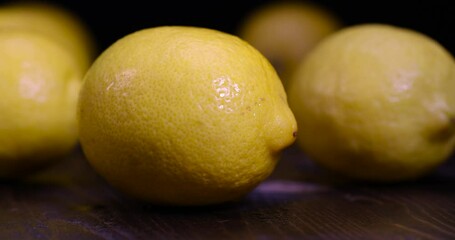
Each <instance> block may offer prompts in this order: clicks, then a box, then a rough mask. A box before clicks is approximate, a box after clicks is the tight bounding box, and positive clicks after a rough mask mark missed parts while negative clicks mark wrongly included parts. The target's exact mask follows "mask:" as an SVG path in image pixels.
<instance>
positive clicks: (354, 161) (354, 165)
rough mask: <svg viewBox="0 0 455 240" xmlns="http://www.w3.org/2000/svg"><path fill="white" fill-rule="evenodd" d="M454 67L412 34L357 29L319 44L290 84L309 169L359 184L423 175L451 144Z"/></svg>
mask: <svg viewBox="0 0 455 240" xmlns="http://www.w3.org/2000/svg"><path fill="white" fill-rule="evenodd" d="M454 92H455V62H454V59H453V57H452V56H451V55H450V53H449V52H448V51H447V50H446V49H445V48H444V47H443V46H441V45H440V44H439V43H438V42H436V41H435V40H434V39H432V38H430V37H429V36H427V35H424V34H423V33H420V32H417V31H415V30H412V29H406V28H402V27H398V26H393V25H386V24H373V23H371V24H367V23H366V24H360V25H356V26H351V27H348V28H345V29H344V30H340V31H339V32H337V33H334V34H333V35H331V36H329V37H328V38H327V39H325V40H324V41H322V42H321V43H320V44H319V45H318V46H316V48H315V49H314V51H312V52H311V53H310V54H309V55H308V56H307V58H306V59H305V60H304V61H303V62H302V64H301V65H300V67H299V69H298V70H297V72H296V74H295V75H294V77H293V78H292V82H291V85H290V89H289V102H290V106H291V109H292V110H293V112H294V113H295V116H296V118H297V122H298V126H299V128H300V130H301V131H300V134H299V137H298V140H297V142H298V144H299V146H301V147H302V149H303V150H304V151H305V152H306V153H307V154H308V155H309V156H310V157H311V158H312V159H313V160H314V161H315V162H317V163H319V164H320V165H321V166H324V167H326V168H328V169H330V170H333V171H334V172H337V173H340V174H343V175H345V176H347V177H350V178H353V179H358V180H366V181H378V182H380V181H383V182H386V181H389V182H392V181H408V180H414V179H417V178H419V177H422V176H424V175H426V174H429V173H431V172H432V171H433V170H434V169H435V168H436V167H437V166H439V165H440V164H441V163H442V162H444V161H445V160H446V159H447V158H448V156H449V155H450V154H451V152H452V151H453V148H454V144H455V137H454V136H455V125H454V124H455V121H454V119H455V94H454Z"/></svg>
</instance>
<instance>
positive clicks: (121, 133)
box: [78, 26, 296, 205]
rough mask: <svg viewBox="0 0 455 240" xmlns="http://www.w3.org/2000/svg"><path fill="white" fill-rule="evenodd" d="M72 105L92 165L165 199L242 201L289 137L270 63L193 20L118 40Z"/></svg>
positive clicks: (149, 197) (136, 192)
mask: <svg viewBox="0 0 455 240" xmlns="http://www.w3.org/2000/svg"><path fill="white" fill-rule="evenodd" d="M78 109H79V110H78V120H79V134H80V141H81V147H82V149H83V151H84V153H85V155H86V157H87V159H88V161H89V163H90V164H91V165H92V166H93V167H94V169H95V170H96V171H97V172H98V173H99V174H100V175H101V176H103V177H104V178H105V179H106V180H107V181H108V182H109V183H110V184H111V185H112V186H114V187H116V188H117V189H119V190H120V191H122V192H124V193H125V194H126V195H128V196H132V197H135V198H138V199H142V200H145V201H150V202H152V203H155V204H164V205H207V204H218V203H224V202H229V201H236V200H239V199H241V198H242V197H243V196H244V195H246V194H247V193H248V192H249V191H251V190H252V189H253V188H254V187H255V186H256V185H258V184H259V183H260V182H261V181H263V180H264V179H266V178H267V177H268V176H269V174H271V172H272V171H273V170H274V168H275V165H276V163H277V161H278V159H279V156H280V152H281V150H283V149H284V148H285V147H287V146H289V145H290V144H292V143H293V142H294V140H295V133H296V121H295V118H294V115H293V113H292V111H291V110H290V108H289V106H288V104H287V96H286V92H285V91H284V88H283V86H282V83H281V81H280V79H279V77H278V76H277V74H276V72H275V70H274V69H273V67H272V66H271V64H270V63H269V62H268V61H267V59H266V58H265V57H264V56H263V55H261V54H260V53H259V52H258V51H257V50H256V49H255V48H253V47H251V46H250V45H249V44H248V43H246V42H245V41H243V40H241V39H239V38H238V37H236V36H233V35H230V34H228V33H224V32H220V31H217V30H214V29H207V28H199V27H191V26H159V27H154V28H147V29H142V30H139V31H137V32H133V33H131V34H129V35H126V36H124V37H123V38H121V39H119V40H118V41H116V42H115V43H114V44H112V45H111V46H110V47H109V48H107V49H106V50H105V51H104V52H103V53H101V55H100V56H99V57H98V58H97V59H96V60H95V62H94V64H93V65H92V66H91V68H90V69H89V71H88V72H87V75H86V76H85V78H84V82H83V85H82V88H81V93H80V97H79V107H78Z"/></svg>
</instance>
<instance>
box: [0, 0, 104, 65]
mask: <svg viewBox="0 0 455 240" xmlns="http://www.w3.org/2000/svg"><path fill="white" fill-rule="evenodd" d="M17 28H19V29H24V30H28V31H36V32H39V33H42V34H45V35H47V36H50V37H51V38H54V39H56V40H57V41H58V42H59V43H61V44H62V45H63V46H65V47H66V48H67V49H68V51H70V52H71V53H72V54H73V56H74V57H75V58H76V59H77V62H78V63H79V65H80V69H81V71H82V72H83V73H85V71H86V70H87V69H88V67H89V66H90V64H91V63H92V61H93V59H94V57H95V55H96V54H97V53H96V43H95V38H94V36H93V35H92V33H91V32H90V30H89V28H88V26H86V25H85V23H84V22H83V21H82V19H81V18H79V16H78V15H76V14H75V13H74V12H71V11H70V10H68V9H66V8H64V7H62V6H60V5H57V4H51V3H47V2H39V1H19V2H10V3H8V4H3V5H0V29H17Z"/></svg>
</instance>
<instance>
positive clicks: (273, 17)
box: [238, 1, 342, 88]
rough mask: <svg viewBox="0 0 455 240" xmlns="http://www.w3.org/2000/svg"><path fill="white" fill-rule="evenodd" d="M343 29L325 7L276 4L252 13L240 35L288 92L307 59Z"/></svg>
mask: <svg viewBox="0 0 455 240" xmlns="http://www.w3.org/2000/svg"><path fill="white" fill-rule="evenodd" d="M341 26H342V23H341V20H340V19H339V18H338V16H336V15H335V13H333V12H331V11H329V9H327V8H325V7H324V6H322V5H317V4H315V3H311V2H308V1H276V2H271V3H268V4H265V5H261V6H259V7H258V8H256V9H254V10H253V11H252V12H250V13H249V15H247V16H246V17H245V19H243V21H242V22H241V24H240V27H239V30H238V35H239V36H240V37H242V38H243V39H244V40H246V41H247V42H249V43H250V44H251V45H253V46H254V47H256V48H257V49H258V50H259V51H261V52H262V54H264V55H265V56H266V57H267V58H268V59H269V61H270V62H271V63H272V64H273V65H274V67H275V69H276V70H277V71H278V74H279V75H280V77H281V80H282V81H283V83H284V86H285V87H286V88H287V82H288V79H289V78H290V76H291V75H292V73H293V71H294V70H295V68H296V67H297V65H298V63H299V62H300V61H301V60H302V59H303V58H304V56H306V55H307V53H308V52H309V51H310V50H311V49H312V48H313V47H314V46H315V45H316V44H317V43H318V42H319V41H321V40H322V39H323V38H325V37H326V36H328V35H329V34H331V33H333V32H335V31H336V30H338V29H340V28H341Z"/></svg>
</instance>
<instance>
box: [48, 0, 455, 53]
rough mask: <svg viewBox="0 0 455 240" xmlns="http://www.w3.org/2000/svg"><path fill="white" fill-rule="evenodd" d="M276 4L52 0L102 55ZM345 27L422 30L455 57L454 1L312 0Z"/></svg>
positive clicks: (236, 22) (231, 25) (226, 24)
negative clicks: (132, 38)
mask: <svg viewBox="0 0 455 240" xmlns="http://www.w3.org/2000/svg"><path fill="white" fill-rule="evenodd" d="M271 1H272V0H252V1H240V2H239V1H210V0H206V1H182V2H178V1H170V0H167V1H166V0H164V1H163V0H161V1H139V0H128V1H77V0H60V1H59V0H47V2H51V3H56V4H60V5H61V6H63V7H66V8H68V9H70V10H71V11H73V12H74V13H75V14H77V15H78V16H80V17H81V19H82V20H83V21H84V22H85V23H86V24H87V26H88V27H89V29H90V31H91V32H92V33H93V35H94V36H95V39H96V41H97V44H98V49H99V51H102V50H104V49H105V48H107V47H108V46H109V45H110V44H112V43H113V42H114V41H116V40H117V39H119V38H121V37H123V36H125V35H126V34H129V33H131V32H133V31H136V30H140V29H143V28H148V27H153V26H159V25H192V26H201V27H208V28H214V29H218V30H221V31H225V32H228V33H233V34H235V33H236V31H237V29H238V28H239V26H240V25H241V23H242V21H243V19H244V18H245V17H246V16H247V15H248V14H249V13H250V12H251V11H252V10H254V9H255V8H257V7H259V6H261V5H262V4H265V3H267V2H271ZM313 2H314V3H317V4H320V5H322V6H323V7H325V8H327V9H328V10H330V11H332V12H333V13H334V14H335V15H336V16H337V17H338V18H339V19H340V20H341V21H342V22H343V23H344V25H345V26H349V25H353V24H358V23H366V22H378V23H388V24H393V25H397V26H401V27H407V28H412V29H414V30H417V31H420V32H422V33H424V34H426V35H428V36H430V37H432V38H433V39H435V40H437V41H438V42H440V43H441V44H442V45H443V46H445V47H446V48H447V49H448V50H449V51H450V52H451V53H452V55H454V53H455V37H454V35H455V33H454V31H455V7H453V6H452V5H453V4H452V3H451V1H441V0H432V1H429V0H425V1H378V0H371V1H333V0H313Z"/></svg>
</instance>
